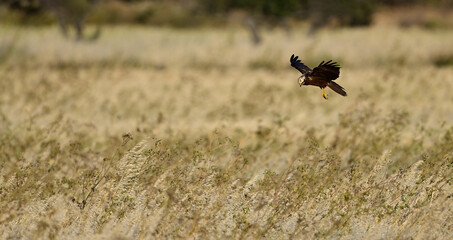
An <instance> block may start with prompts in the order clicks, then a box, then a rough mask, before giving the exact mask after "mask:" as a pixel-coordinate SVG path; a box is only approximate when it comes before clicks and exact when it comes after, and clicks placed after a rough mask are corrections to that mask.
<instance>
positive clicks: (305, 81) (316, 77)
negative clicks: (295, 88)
mask: <svg viewBox="0 0 453 240" xmlns="http://www.w3.org/2000/svg"><path fill="white" fill-rule="evenodd" d="M298 58H299V57H298V56H296V57H294V54H293V55H292V56H291V58H290V60H289V61H290V62H291V66H292V67H294V68H295V69H297V70H299V72H301V73H302V76H300V77H299V79H298V81H299V86H300V87H302V85H313V86H318V87H320V88H321V93H322V96H323V97H324V98H325V99H327V94H326V91H325V88H326V87H330V88H331V89H332V90H334V91H335V92H336V93H338V94H340V95H341V96H346V95H347V94H346V91H345V90H344V88H343V87H342V86H340V85H338V84H337V83H336V82H334V81H333V80H335V79H337V78H338V76H340V65H338V63H336V62H332V60H330V61H328V62H324V61H322V62H321V63H320V64H319V65H318V66H317V67H315V68H314V69H311V68H309V67H307V66H306V65H305V64H303V63H301V62H300V60H298Z"/></svg>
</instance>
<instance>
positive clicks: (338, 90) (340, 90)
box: [327, 81, 348, 96]
mask: <svg viewBox="0 0 453 240" xmlns="http://www.w3.org/2000/svg"><path fill="white" fill-rule="evenodd" d="M327 86H329V87H330V89H332V90H334V91H335V92H336V93H338V94H340V95H341V96H347V95H348V94H347V93H346V91H345V90H344V88H343V87H342V86H340V85H338V84H337V83H336V82H334V81H330V82H329V84H328V85H327Z"/></svg>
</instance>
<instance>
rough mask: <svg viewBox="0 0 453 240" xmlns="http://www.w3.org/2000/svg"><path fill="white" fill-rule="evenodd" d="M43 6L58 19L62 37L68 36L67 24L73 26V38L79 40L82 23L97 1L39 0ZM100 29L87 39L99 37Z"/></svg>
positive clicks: (81, 35) (81, 32)
mask: <svg viewBox="0 0 453 240" xmlns="http://www.w3.org/2000/svg"><path fill="white" fill-rule="evenodd" d="M41 1H42V3H43V5H44V6H45V7H46V8H47V9H48V10H50V11H51V12H52V13H54V14H55V15H56V17H57V19H58V23H59V25H60V29H61V31H62V33H63V35H64V36H68V35H69V31H68V26H67V23H70V24H72V25H73V26H74V29H75V31H76V35H75V38H76V39H77V40H81V39H83V37H84V34H83V31H84V21H85V19H86V17H87V16H88V14H89V13H90V12H91V11H92V10H93V8H94V6H95V4H96V2H97V0H41ZM100 32H101V30H100V27H99V26H98V27H97V29H96V31H95V32H94V33H93V35H92V36H90V37H89V38H88V39H90V40H94V39H97V38H98V37H99V36H100Z"/></svg>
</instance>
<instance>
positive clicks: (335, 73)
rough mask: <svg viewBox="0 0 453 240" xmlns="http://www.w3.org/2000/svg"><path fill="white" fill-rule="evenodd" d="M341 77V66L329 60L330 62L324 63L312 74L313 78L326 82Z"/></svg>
mask: <svg viewBox="0 0 453 240" xmlns="http://www.w3.org/2000/svg"><path fill="white" fill-rule="evenodd" d="M339 76H340V65H338V63H336V62H332V60H329V61H328V62H324V61H322V62H321V63H320V64H319V66H317V67H315V68H314V69H313V73H312V74H311V77H312V78H315V79H320V80H324V81H327V82H328V81H331V80H335V79H337V78H338V77H339Z"/></svg>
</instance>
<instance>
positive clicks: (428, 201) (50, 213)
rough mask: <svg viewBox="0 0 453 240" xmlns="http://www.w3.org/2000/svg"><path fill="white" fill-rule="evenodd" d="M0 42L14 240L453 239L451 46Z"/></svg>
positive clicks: (418, 41)
mask: <svg viewBox="0 0 453 240" xmlns="http://www.w3.org/2000/svg"><path fill="white" fill-rule="evenodd" d="M2 33H4V34H1V35H0V36H1V37H2V39H0V41H2V42H1V43H0V44H2V46H9V47H5V49H6V48H13V50H12V51H3V52H8V57H4V58H5V60H3V61H2V63H1V65H0V126H1V127H0V141H1V142H0V199H1V201H0V238H2V239H22V238H23V239H36V238H40V239H74V238H79V239H111V238H117V239H152V238H168V239H173V238H196V239H204V238H210V239H217V238H233V239H240V238H245V239H261V238H267V239H294V238H295V239H306V238H331V239H332V238H346V239H389V238H396V239H410V238H414V239H452V238H453V186H452V184H453V178H452V176H453V110H452V103H453V94H452V93H451V91H452V89H453V68H452V66H451V64H449V63H448V62H447V63H446V64H436V63H437V62H438V61H439V59H445V58H446V59H448V58H453V57H452V56H453V45H452V42H451V39H453V31H451V30H445V29H444V30H438V31H427V30H422V29H417V28H409V29H404V30H400V29H397V28H391V27H390V28H381V27H374V28H367V29H365V28H364V29H355V30H351V29H343V30H336V31H322V32H319V33H318V34H317V35H315V36H313V37H306V36H304V35H303V34H301V33H296V32H294V33H293V35H292V36H287V35H286V33H284V32H280V31H273V32H268V33H267V34H266V36H265V41H264V43H263V44H262V45H261V46H259V47H254V46H252V45H251V44H250V43H249V41H248V35H247V32H243V31H242V30H238V29H228V30H212V29H202V30H168V29H156V28H136V27H117V28H111V29H106V31H105V34H104V35H103V36H102V37H101V39H100V40H99V41H97V42H78V43H76V42H72V41H68V40H64V39H62V38H60V36H59V34H58V30H57V29H56V28H42V29H16V28H11V27H7V26H2ZM6 36H17V39H16V42H15V43H14V44H10V45H8V42H10V43H11V41H13V40H12V39H11V38H8V37H6ZM292 53H296V54H299V55H301V57H302V58H303V59H305V62H306V63H308V64H310V65H314V64H316V63H317V62H318V61H320V60H321V59H327V58H329V59H330V58H333V59H336V60H339V61H340V62H341V64H342V66H344V67H343V69H342V73H341V77H340V79H339V83H340V84H341V85H343V86H344V87H345V88H346V89H347V90H348V93H349V96H348V97H347V98H343V97H341V96H338V95H335V94H334V93H333V92H332V91H330V90H328V93H329V96H330V99H329V100H328V101H325V100H324V99H323V98H322V97H321V92H320V90H319V89H317V88H314V87H306V88H299V87H298V84H297V77H298V76H299V75H298V74H299V73H298V72H296V71H295V70H293V69H290V67H289V60H288V58H289V56H290V55H291V54H292Z"/></svg>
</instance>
